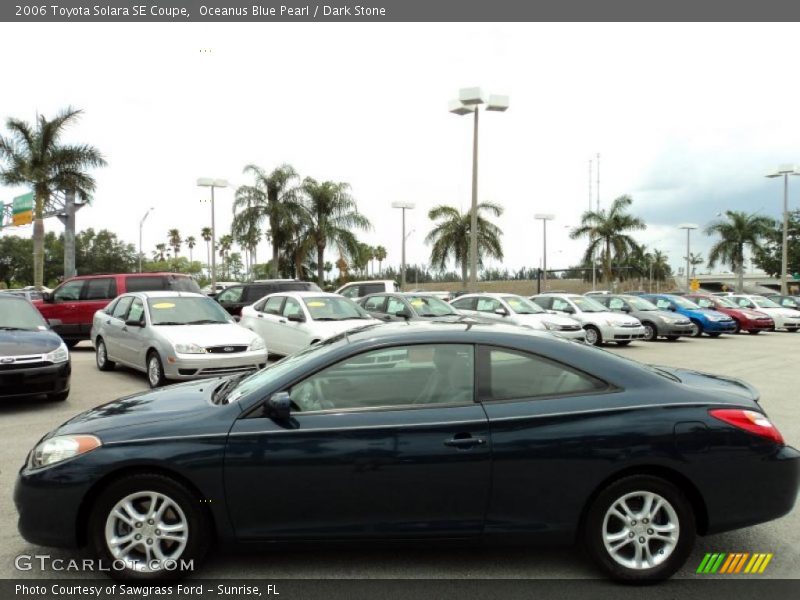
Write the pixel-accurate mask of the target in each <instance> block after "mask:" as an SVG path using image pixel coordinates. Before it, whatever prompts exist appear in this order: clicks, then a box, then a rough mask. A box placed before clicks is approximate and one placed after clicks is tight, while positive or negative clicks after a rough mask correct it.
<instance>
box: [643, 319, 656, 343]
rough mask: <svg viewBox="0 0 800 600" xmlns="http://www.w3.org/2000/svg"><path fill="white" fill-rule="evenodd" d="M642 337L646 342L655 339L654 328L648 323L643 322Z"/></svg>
mask: <svg viewBox="0 0 800 600" xmlns="http://www.w3.org/2000/svg"><path fill="white" fill-rule="evenodd" d="M644 339H646V340H647V341H648V342H652V341H653V340H654V339H656V329H655V327H653V326H652V325H651V324H650V323H644Z"/></svg>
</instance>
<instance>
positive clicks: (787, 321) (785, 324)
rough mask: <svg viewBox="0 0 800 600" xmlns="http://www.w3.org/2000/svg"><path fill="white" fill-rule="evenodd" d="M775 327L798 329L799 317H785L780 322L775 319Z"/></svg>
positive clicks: (799, 327)
mask: <svg viewBox="0 0 800 600" xmlns="http://www.w3.org/2000/svg"><path fill="white" fill-rule="evenodd" d="M775 328H776V329H789V330H795V329H800V319H792V318H789V317H787V318H784V319H782V320H781V321H780V322H778V321H775Z"/></svg>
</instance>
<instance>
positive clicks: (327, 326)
mask: <svg viewBox="0 0 800 600" xmlns="http://www.w3.org/2000/svg"><path fill="white" fill-rule="evenodd" d="M378 323H383V321H380V320H378V319H371V318H370V319H348V320H346V321H312V323H311V324H310V325H311V327H312V328H313V329H314V335H316V336H320V338H321V339H325V338H329V337H333V336H334V335H337V334H339V333H342V332H344V331H349V330H350V329H355V328H356V327H364V326H365V325H377V324H378Z"/></svg>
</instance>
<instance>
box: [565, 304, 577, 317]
mask: <svg viewBox="0 0 800 600" xmlns="http://www.w3.org/2000/svg"><path fill="white" fill-rule="evenodd" d="M564 312H565V313H567V314H568V315H571V314H574V313H575V309H574V308H572V307H571V306H567V307H566V308H565V309H564Z"/></svg>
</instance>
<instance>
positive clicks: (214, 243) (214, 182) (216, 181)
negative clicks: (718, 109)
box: [197, 177, 228, 294]
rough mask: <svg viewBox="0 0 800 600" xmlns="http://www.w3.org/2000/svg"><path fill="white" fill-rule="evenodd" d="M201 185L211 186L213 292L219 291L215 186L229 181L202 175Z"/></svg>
mask: <svg viewBox="0 0 800 600" xmlns="http://www.w3.org/2000/svg"><path fill="white" fill-rule="evenodd" d="M197 185H198V186H199V187H209V188H211V293H212V294H215V293H216V292H217V252H216V246H217V232H216V229H215V227H214V188H225V187H228V182H227V181H226V180H224V179H212V178H210V177H201V178H199V179H198V180H197Z"/></svg>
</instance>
